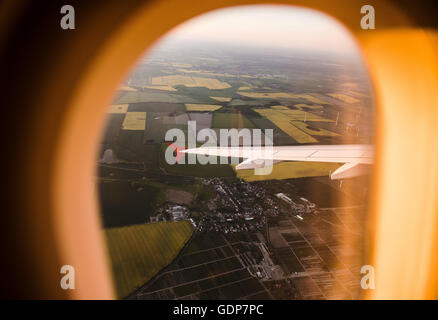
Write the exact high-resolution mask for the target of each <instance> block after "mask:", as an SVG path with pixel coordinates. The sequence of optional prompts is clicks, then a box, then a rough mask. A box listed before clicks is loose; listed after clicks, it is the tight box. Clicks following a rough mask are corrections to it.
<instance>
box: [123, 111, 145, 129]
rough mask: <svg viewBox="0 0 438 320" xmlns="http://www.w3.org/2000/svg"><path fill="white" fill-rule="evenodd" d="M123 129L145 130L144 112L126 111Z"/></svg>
mask: <svg viewBox="0 0 438 320" xmlns="http://www.w3.org/2000/svg"><path fill="white" fill-rule="evenodd" d="M122 129H123V130H145V129H146V112H127V113H126V115H125V119H123V124H122Z"/></svg>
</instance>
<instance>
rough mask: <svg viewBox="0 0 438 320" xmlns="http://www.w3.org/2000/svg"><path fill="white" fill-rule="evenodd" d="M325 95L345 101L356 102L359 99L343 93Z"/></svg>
mask: <svg viewBox="0 0 438 320" xmlns="http://www.w3.org/2000/svg"><path fill="white" fill-rule="evenodd" d="M327 95H328V96H331V97H333V98H336V99H339V100H341V101H344V102H347V103H357V102H359V101H360V100H359V99H356V98H353V97H350V96H347V95H346V94H343V93H327Z"/></svg>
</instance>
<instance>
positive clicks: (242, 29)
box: [163, 5, 357, 54]
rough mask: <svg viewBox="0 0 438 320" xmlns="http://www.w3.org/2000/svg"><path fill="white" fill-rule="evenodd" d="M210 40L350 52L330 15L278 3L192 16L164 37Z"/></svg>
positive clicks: (346, 35) (346, 39) (344, 35)
mask: <svg viewBox="0 0 438 320" xmlns="http://www.w3.org/2000/svg"><path fill="white" fill-rule="evenodd" d="M183 39H187V40H196V41H198V40H199V41H210V42H212V41H214V42H219V43H228V44H232V45H237V44H243V45H252V46H269V47H276V48H292V49H300V50H318V51H321V50H322V51H326V52H332V53H343V54H350V53H351V54H354V53H356V52H357V47H356V44H355V42H354V40H353V38H352V36H351V35H350V33H349V32H348V31H347V30H346V29H345V27H344V26H342V25H341V24H340V23H339V22H338V21H337V20H335V19H334V18H332V17H330V16H328V15H326V14H323V13H320V12H318V11H315V10H312V9H305V8H300V7H291V6H281V5H254V6H239V7H231V8H226V9H220V10H216V11H212V12H209V13H206V14H203V15H200V16H198V17H195V18H193V19H191V20H189V21H187V22H185V23H183V24H181V25H179V26H178V27H176V28H175V29H173V30H172V31H170V33H169V34H168V35H167V36H166V37H165V39H163V40H164V42H165V41H166V40H183Z"/></svg>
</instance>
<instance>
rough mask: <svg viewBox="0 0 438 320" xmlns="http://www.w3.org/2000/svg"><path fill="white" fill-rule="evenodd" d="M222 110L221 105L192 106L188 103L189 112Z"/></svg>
mask: <svg viewBox="0 0 438 320" xmlns="http://www.w3.org/2000/svg"><path fill="white" fill-rule="evenodd" d="M220 108H222V106H221V105H217V104H192V103H186V110H187V111H216V110H219V109H220Z"/></svg>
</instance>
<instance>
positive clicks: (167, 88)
mask: <svg viewBox="0 0 438 320" xmlns="http://www.w3.org/2000/svg"><path fill="white" fill-rule="evenodd" d="M144 88H147V89H156V90H165V91H177V90H176V89H175V88H174V87H171V86H144Z"/></svg>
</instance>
